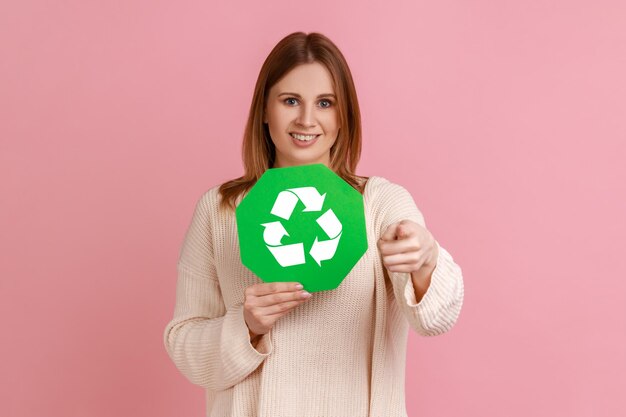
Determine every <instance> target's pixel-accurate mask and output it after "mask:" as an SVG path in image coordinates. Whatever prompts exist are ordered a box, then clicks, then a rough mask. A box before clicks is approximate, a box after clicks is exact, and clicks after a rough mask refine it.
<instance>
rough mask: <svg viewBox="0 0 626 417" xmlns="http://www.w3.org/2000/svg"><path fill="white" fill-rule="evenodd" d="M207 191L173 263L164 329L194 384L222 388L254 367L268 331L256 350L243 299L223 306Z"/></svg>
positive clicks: (267, 349)
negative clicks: (171, 304)
mask: <svg viewBox="0 0 626 417" xmlns="http://www.w3.org/2000/svg"><path fill="white" fill-rule="evenodd" d="M211 202H212V196H211V190H209V191H207V192H206V193H205V194H203V195H202V197H201V198H200V199H199V201H198V202H197V204H196V208H195V211H194V214H193V217H192V220H191V224H190V225H189V227H188V229H187V232H186V234H185V238H184V241H183V244H182V248H181V250H180V256H179V260H178V264H177V272H178V279H177V282H176V305H175V308H174V317H173V319H172V320H171V321H170V322H169V323H168V324H167V326H166V328H165V331H164V333H163V342H164V344H165V348H166V351H167V353H168V355H169V357H170V358H171V360H172V361H173V362H174V364H175V366H176V368H178V370H179V371H180V372H181V373H182V374H183V375H184V376H185V377H186V378H187V379H188V380H189V381H190V382H192V383H193V384H195V385H199V386H202V387H204V388H208V389H211V390H213V391H221V390H225V389H227V388H230V387H232V386H234V385H235V384H237V383H238V382H240V381H241V380H243V379H244V378H245V377H246V376H248V375H249V374H250V373H251V372H252V371H254V370H255V369H256V368H257V367H258V366H259V365H260V364H261V362H262V361H263V360H264V359H265V358H266V357H267V356H268V355H269V354H270V353H271V352H272V343H271V331H270V333H267V334H265V335H263V336H262V337H261V338H260V340H259V342H258V344H257V346H256V349H255V348H254V347H253V346H252V344H251V342H250V336H249V333H248V327H247V326H246V323H245V320H244V317H243V304H237V305H234V306H233V307H231V308H226V306H225V304H224V300H223V297H222V293H221V290H220V284H219V280H218V277H217V272H216V266H215V262H214V257H213V239H212V236H211V234H212V227H211V221H210V216H209V214H210V210H214V209H215V208H214V207H216V205H215V204H211Z"/></svg>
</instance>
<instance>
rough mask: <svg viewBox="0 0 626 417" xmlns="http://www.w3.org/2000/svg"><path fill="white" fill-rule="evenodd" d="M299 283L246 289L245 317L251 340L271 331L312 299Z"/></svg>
mask: <svg viewBox="0 0 626 417" xmlns="http://www.w3.org/2000/svg"><path fill="white" fill-rule="evenodd" d="M300 290H302V285H298V283H297V282H270V283H260V284H255V285H251V286H249V287H247V288H246V289H245V300H244V305H243V306H244V310H243V317H244V320H245V322H246V325H247V326H248V330H249V333H250V338H251V339H254V338H255V337H256V336H259V335H262V334H265V333H267V332H269V331H270V329H271V328H272V327H273V326H274V323H276V321H277V320H278V319H279V318H281V317H282V316H284V315H285V314H287V313H288V312H289V311H291V310H293V309H294V308H296V307H297V306H299V305H300V304H302V303H303V302H304V301H306V300H308V299H309V297H311V294H309V293H308V292H306V291H300Z"/></svg>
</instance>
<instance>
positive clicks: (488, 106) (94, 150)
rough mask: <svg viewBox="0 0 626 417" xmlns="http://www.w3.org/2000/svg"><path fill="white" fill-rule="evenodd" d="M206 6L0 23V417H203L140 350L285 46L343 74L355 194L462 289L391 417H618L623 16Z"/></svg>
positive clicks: (186, 389) (157, 330)
mask: <svg viewBox="0 0 626 417" xmlns="http://www.w3.org/2000/svg"><path fill="white" fill-rule="evenodd" d="M217 3H218V2H198V1H196V2H172V1H109V2H96V1H64V2H43V1H39V2H37V1H24V0H22V1H14V2H4V4H3V5H2V7H1V8H0V56H1V57H2V58H1V61H0V119H1V121H0V187H1V188H0V198H1V203H0V210H1V215H0V230H1V234H0V245H1V246H0V253H1V254H2V255H1V256H2V261H1V262H0V280H1V281H0V297H1V299H0V314H1V315H2V317H3V321H4V324H3V331H2V343H0V356H1V357H2V367H1V368H2V369H1V371H0V378H1V379H0V382H1V384H0V415H2V416H7V417H12V416H29V417H30V416H43V415H45V416H53V417H56V416H59V417H60V416H64V417H67V416H81V417H83V416H89V417H105V416H107V417H108V416H150V417H158V416H183V415H186V416H201V415H203V412H204V396H203V391H202V388H200V387H197V386H194V385H191V384H190V383H188V382H187V381H186V380H185V379H184V377H183V376H182V375H181V374H180V373H178V371H177V370H176V369H175V368H174V366H173V364H172V363H171V362H170V361H169V358H168V357H167V354H166V352H165V350H164V347H163V345H162V339H161V337H162V332H163V329H164V326H165V324H166V323H167V321H169V319H170V318H171V315H172V313H173V306H174V291H175V280H176V275H175V263H176V260H177V256H178V250H179V246H180V244H181V241H182V238H183V234H184V231H185V229H186V227H187V225H188V222H189V220H190V218H191V214H192V210H193V206H194V203H195V201H196V199H197V198H198V197H199V195H200V194H201V193H202V192H203V191H204V190H206V189H207V188H209V187H211V186H213V185H216V184H218V183H220V182H222V181H224V180H226V179H229V178H232V177H234V176H237V175H239V174H240V173H241V172H242V167H241V162H240V159H239V149H240V138H241V134H242V131H243V125H244V122H245V119H246V116H247V114H246V112H247V111H248V108H249V104H250V98H251V94H252V89H253V87H254V82H255V80H256V76H257V74H258V70H259V69H260V66H261V64H262V61H263V59H264V58H265V56H266V55H267V53H268V52H269V51H270V49H271V48H272V46H273V45H274V44H275V43H276V42H277V41H278V40H279V39H280V38H282V37H283V36H284V35H286V34H288V33H290V32H292V31H296V30H303V31H307V32H308V31H320V32H322V33H325V34H326V35H328V36H329V37H330V38H331V39H333V40H334V41H335V42H336V43H337V44H338V46H339V47H340V48H341V49H342V51H343V52H344V54H345V56H346V58H347V59H348V62H349V63H350V65H351V68H352V71H353V74H354V77H355V81H356V84H357V90H358V92H359V98H360V102H361V106H362V116H363V120H364V126H363V127H364V141H365V144H364V146H365V148H364V154H363V158H362V163H361V165H360V173H361V174H364V175H382V176H385V177H387V178H389V179H391V180H393V181H396V182H398V183H401V184H403V185H405V186H406V187H407V188H408V189H409V190H410V191H411V193H412V194H413V196H414V198H415V200H416V202H417V204H418V206H419V207H420V208H421V210H422V212H423V213H424V215H425V217H426V222H427V226H428V228H429V230H430V231H431V232H432V233H433V234H434V235H435V237H436V238H437V239H438V240H439V241H440V242H441V244H442V246H444V247H446V248H447V249H448V250H449V251H450V252H451V253H452V254H453V256H454V257H455V260H456V261H457V262H458V263H459V264H460V265H461V267H462V268H463V271H464V278H465V288H466V289H465V304H464V307H463V311H462V314H461V318H460V319H459V322H458V323H457V326H456V327H455V328H454V329H453V330H452V331H451V332H450V333H448V334H446V335H443V336H440V337H437V338H422V337H419V336H417V335H416V334H414V333H411V335H410V339H409V358H408V362H407V408H408V412H409V416H472V417H473V416H477V417H478V416H481V417H483V416H509V417H517V416H520V417H521V416H565V415H567V416H569V417H582V416H585V417H586V416H618V415H626V396H624V395H623V390H624V386H626V348H625V341H626V334H625V329H626V307H625V306H626V284H625V282H624V278H626V262H625V261H624V259H626V257H625V256H624V254H623V248H624V243H623V242H624V235H625V232H626V230H625V229H626V226H625V223H626V222H625V221H624V217H623V215H624V213H625V212H626V198H625V196H626V190H625V186H624V180H625V179H626V169H625V168H624V164H623V160H624V157H625V156H626V145H625V141H626V117H625V116H626V77H625V76H624V74H626V48H625V45H626V24H624V22H625V16H626V6H625V5H624V2H620V1H605V0H600V1H591V0H589V1H586V2H585V1H571V0H570V1H565V0H561V1H530V2H520V1H491V2H489V1H471V2H470V1H439V2H414V1H406V2H399V1H396V2H391V3H387V4H386V5H385V6H382V5H372V6H367V7H365V6H364V5H363V4H362V3H361V2H356V1H351V2H339V3H337V2H334V1H318V2H312V3H300V2H291V1H281V2H276V4H272V5H270V4H269V3H266V2H249V3H244V4H241V3H240V4H237V3H236V2H228V3H227V2H219V3H221V4H217ZM346 25H350V27H347V26H346Z"/></svg>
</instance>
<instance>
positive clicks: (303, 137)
mask: <svg viewBox="0 0 626 417" xmlns="http://www.w3.org/2000/svg"><path fill="white" fill-rule="evenodd" d="M290 135H291V137H292V138H294V139H298V140H300V141H303V142H308V141H311V140H313V139H315V138H316V137H318V136H319V135H299V134H297V133H290Z"/></svg>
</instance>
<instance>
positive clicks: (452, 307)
mask: <svg viewBox="0 0 626 417" xmlns="http://www.w3.org/2000/svg"><path fill="white" fill-rule="evenodd" d="M385 188H386V190H385V191H384V192H383V194H385V195H384V196H381V201H382V202H383V203H382V204H383V208H382V213H383V220H382V224H381V229H380V231H379V233H380V234H379V236H380V235H381V234H382V233H383V232H384V231H385V230H386V229H387V227H388V226H390V225H392V224H394V223H396V222H399V221H400V220H404V219H408V220H412V221H414V222H416V223H418V224H420V225H421V226H422V227H424V228H426V223H425V221H424V216H423V215H422V213H421V212H420V210H419V209H418V208H417V206H416V205H415V201H414V200H413V197H411V194H410V193H409V192H408V191H407V190H406V189H405V188H404V187H402V186H400V185H398V184H394V183H391V182H388V184H386V187H385ZM435 242H436V245H437V247H438V248H439V256H438V257H437V264H436V266H435V269H434V271H433V274H432V278H431V282H430V285H429V287H428V289H427V290H426V293H425V294H424V296H423V297H422V299H421V300H420V302H419V303H418V302H417V300H416V298H415V288H414V287H413V281H412V280H411V274H410V273H408V272H394V271H388V270H387V268H385V267H384V266H383V273H384V274H385V276H386V277H388V278H389V279H390V281H391V283H392V285H393V290H394V295H395V300H396V302H397V303H398V305H399V307H400V310H401V311H402V313H403V314H404V316H405V317H406V318H407V320H408V322H409V325H410V326H411V328H412V329H414V330H415V331H416V332H417V333H418V334H420V335H422V336H436V335H439V334H442V333H445V332H447V331H448V330H450V329H451V328H452V327H453V326H454V324H455V323H456V321H457V319H458V316H459V314H460V312H461V306H462V305H463V294H464V287H463V276H462V271H461V268H460V267H459V266H458V265H457V264H456V263H455V262H454V259H453V258H452V255H450V253H449V252H448V251H447V250H446V249H444V248H443V247H442V246H441V245H440V244H439V242H438V241H435ZM381 263H382V259H381Z"/></svg>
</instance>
